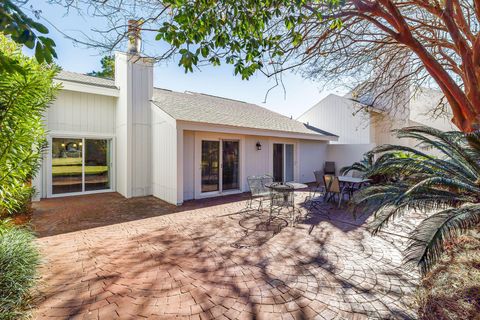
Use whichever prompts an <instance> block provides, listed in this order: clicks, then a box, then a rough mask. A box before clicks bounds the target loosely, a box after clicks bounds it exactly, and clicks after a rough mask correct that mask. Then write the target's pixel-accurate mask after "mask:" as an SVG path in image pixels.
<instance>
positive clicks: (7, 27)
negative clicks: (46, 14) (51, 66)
mask: <svg viewBox="0 0 480 320" xmlns="http://www.w3.org/2000/svg"><path fill="white" fill-rule="evenodd" d="M0 32H1V33H3V34H4V35H7V36H9V37H10V38H11V39H12V40H13V41H15V42H16V43H18V44H21V45H25V46H26V47H27V48H29V49H34V50H35V58H36V59H37V61H38V62H39V63H42V62H44V61H45V62H47V63H51V62H52V60H53V58H56V57H57V54H56V52H55V42H54V41H53V40H52V39H50V38H47V37H45V36H43V35H45V34H47V33H48V28H47V27H45V26H44V25H43V24H41V23H39V22H36V21H34V20H33V19H32V18H30V17H28V16H27V15H26V14H25V13H24V12H23V11H22V10H21V9H20V8H19V7H18V6H16V5H15V4H14V3H13V2H12V1H11V0H2V1H0ZM40 34H42V35H40ZM15 62H16V61H15V60H12V59H10V57H8V56H6V55H4V54H3V53H0V72H2V71H4V70H6V71H9V72H11V71H13V70H14V69H16V70H17V71H20V70H22V68H19V67H18V64H16V63H15Z"/></svg>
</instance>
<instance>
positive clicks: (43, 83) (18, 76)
mask: <svg viewBox="0 0 480 320" xmlns="http://www.w3.org/2000/svg"><path fill="white" fill-rule="evenodd" d="M0 54H2V55H4V56H5V57H7V58H8V59H10V60H11V61H13V62H14V63H15V65H16V66H17V68H20V69H21V72H20V71H16V70H15V71H13V72H7V71H6V70H3V71H0V216H2V215H5V214H13V213H15V212H17V211H19V210H22V209H23V205H24V204H25V203H26V202H27V201H28V200H29V199H30V196H31V194H32V189H31V187H29V185H28V183H27V182H28V180H29V179H31V178H32V177H33V176H34V174H35V173H36V171H37V170H38V168H39V164H40V160H41V156H42V150H43V148H44V146H45V144H46V140H45V129H44V127H43V122H42V116H43V112H44V111H45V110H46V108H47V106H48V104H49V103H50V102H51V101H52V100H53V98H54V94H55V92H56V91H57V89H58V86H56V85H53V77H54V75H55V74H56V73H57V72H58V68H57V67H55V66H53V65H49V64H45V63H42V64H40V63H38V62H37V61H36V60H35V59H33V58H28V57H26V56H24V55H23V54H22V53H21V50H20V47H19V46H18V45H17V44H16V43H14V42H13V41H11V40H9V39H8V38H6V37H5V36H3V35H1V34H0Z"/></svg>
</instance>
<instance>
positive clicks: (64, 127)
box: [45, 90, 116, 135]
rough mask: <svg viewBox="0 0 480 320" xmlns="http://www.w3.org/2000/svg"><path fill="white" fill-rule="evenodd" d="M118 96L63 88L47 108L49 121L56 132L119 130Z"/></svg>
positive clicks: (98, 132)
mask: <svg viewBox="0 0 480 320" xmlns="http://www.w3.org/2000/svg"><path fill="white" fill-rule="evenodd" d="M115 104H116V98H114V97H109V96H102V95H98V94H90V93H81V92H74V91H66V90H61V91H60V92H59V93H58V96H57V99H56V100H55V101H54V102H53V103H52V105H51V106H50V107H49V108H48V109H47V112H46V117H45V124H46V128H47V130H48V131H49V132H52V133H86V134H111V135H113V134H115Z"/></svg>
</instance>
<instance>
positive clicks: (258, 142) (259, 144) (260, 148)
mask: <svg viewBox="0 0 480 320" xmlns="http://www.w3.org/2000/svg"><path fill="white" fill-rule="evenodd" d="M255 146H256V147H257V150H258V151H260V150H262V144H261V143H260V141H257V144H256V145H255Z"/></svg>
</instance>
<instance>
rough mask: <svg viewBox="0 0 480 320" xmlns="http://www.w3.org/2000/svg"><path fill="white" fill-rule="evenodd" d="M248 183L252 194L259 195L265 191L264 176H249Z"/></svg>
mask: <svg viewBox="0 0 480 320" xmlns="http://www.w3.org/2000/svg"><path fill="white" fill-rule="evenodd" d="M247 183H248V188H249V189H250V192H251V193H252V196H258V195H260V194H262V193H263V192H264V188H265V186H264V184H263V177H259V176H249V177H247Z"/></svg>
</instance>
